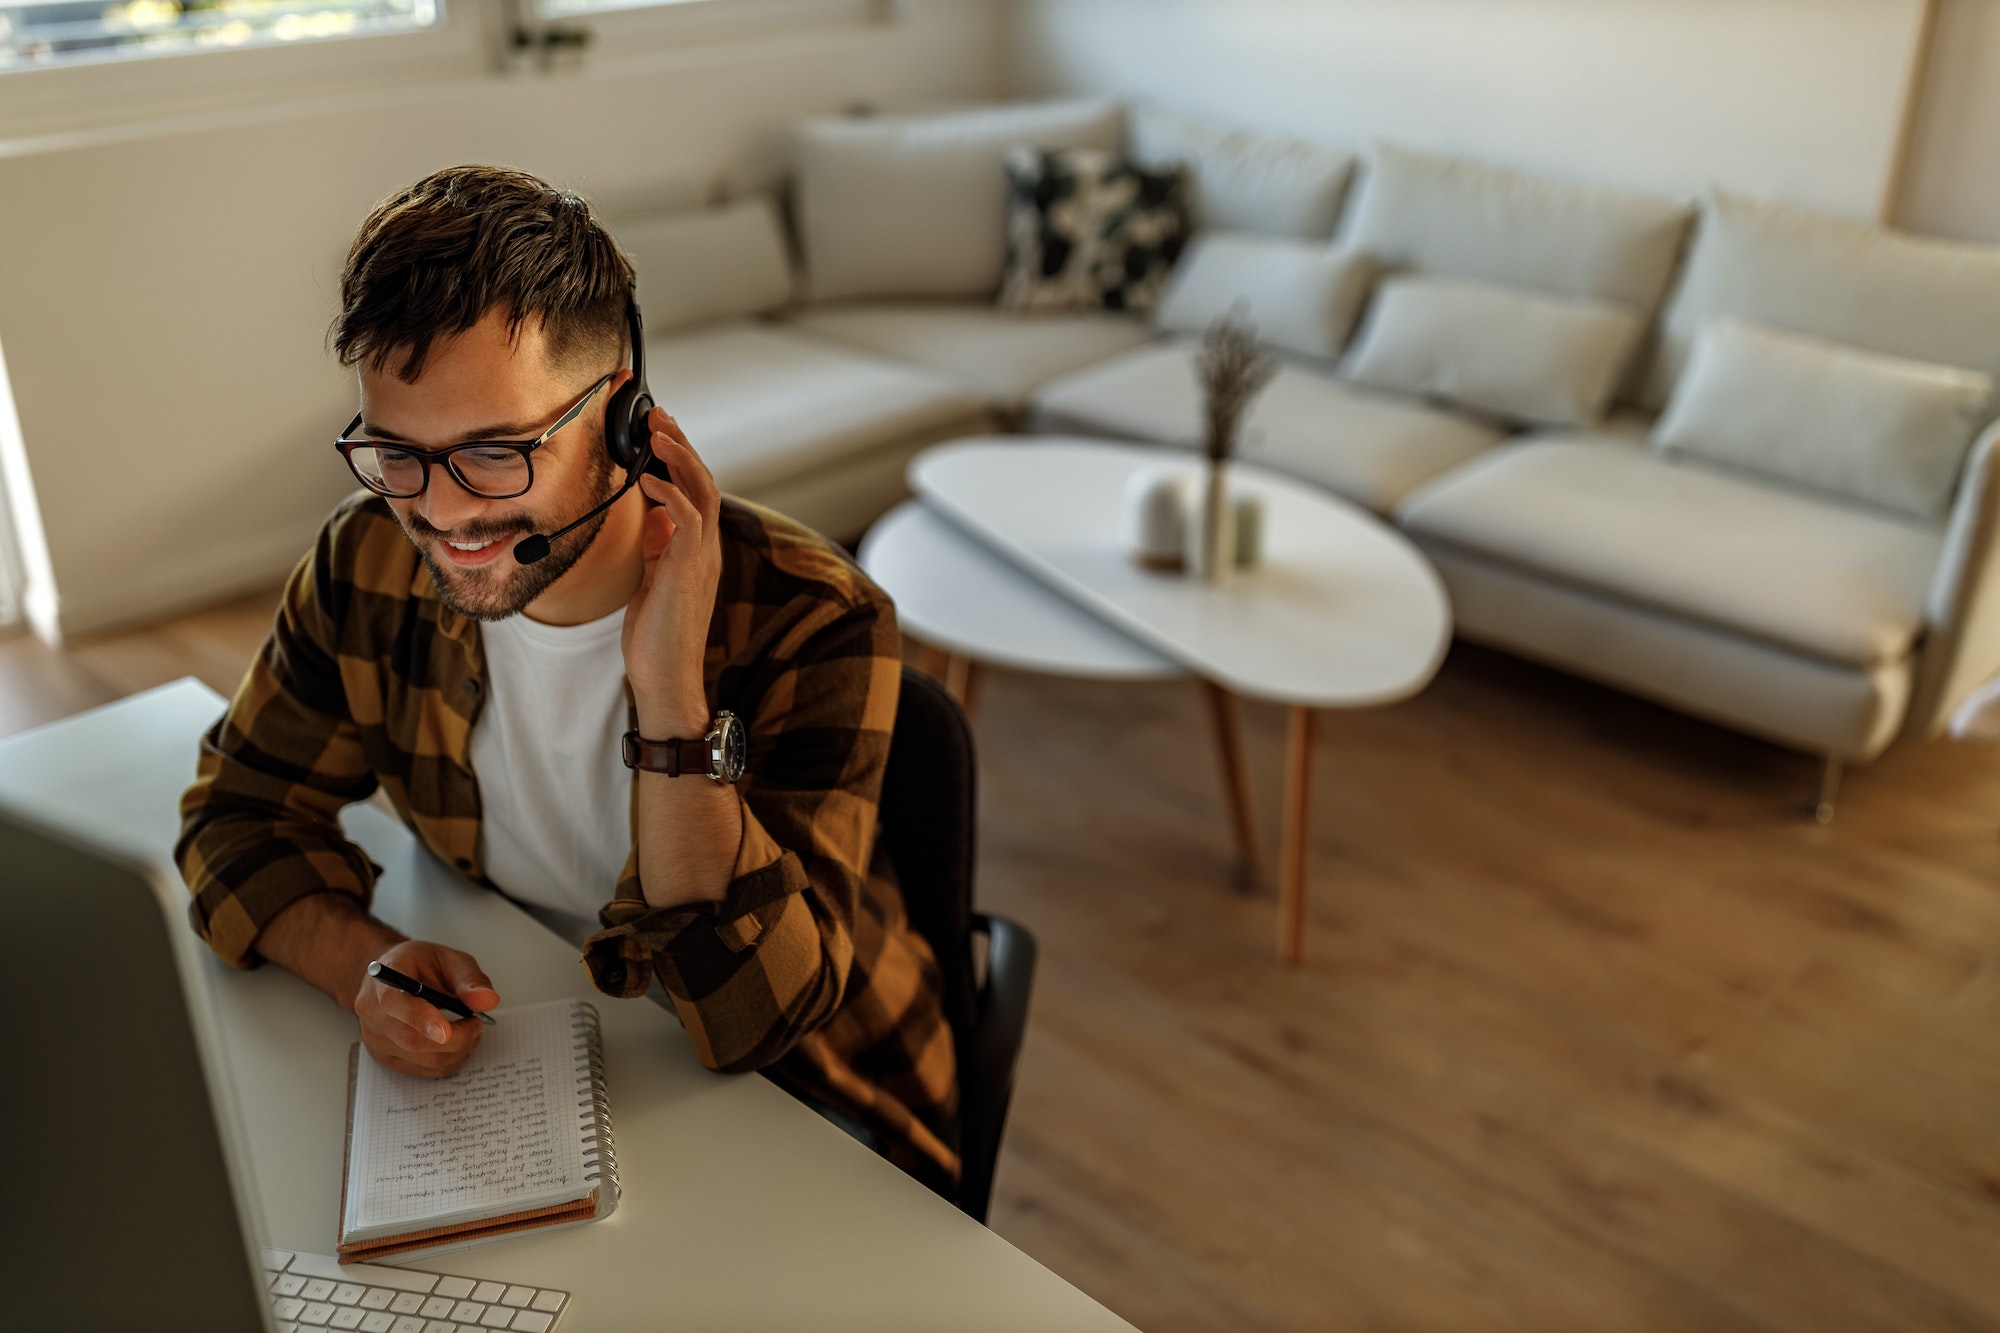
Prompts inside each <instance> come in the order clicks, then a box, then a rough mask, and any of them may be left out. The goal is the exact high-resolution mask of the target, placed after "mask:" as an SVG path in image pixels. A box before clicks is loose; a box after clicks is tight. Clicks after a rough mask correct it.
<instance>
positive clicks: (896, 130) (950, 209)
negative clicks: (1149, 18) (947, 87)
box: [797, 101, 1124, 300]
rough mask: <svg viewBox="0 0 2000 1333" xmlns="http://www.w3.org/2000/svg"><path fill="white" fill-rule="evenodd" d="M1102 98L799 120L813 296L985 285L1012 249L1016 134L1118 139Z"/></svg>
mask: <svg viewBox="0 0 2000 1333" xmlns="http://www.w3.org/2000/svg"><path fill="white" fill-rule="evenodd" d="M1123 138H1124V116H1123V113H1122V112H1121V111H1120V110H1119V108H1118V106H1117V104H1115V103H1112V102H1105V101H1081V102H1051V103H1038V104H1034V105H1027V106H1006V107H992V108H988V109H984V110H979V111H963V112H955V113H951V114H946V115H936V116H871V117H865V118H862V117H835V118H825V119H816V120H808V121H806V122H805V123H804V124H802V125H800V126H799V128H798V131H797V163H798V175H797V211H798V223H799V241H800V245H801V247H802V249H803V251H804V254H805V263H806V273H807V282H808V284H809V290H810V291H811V293H812V296H813V298H814V299H816V300H827V299H830V298H833V297H840V296H991V295H992V294H993V293H994V291H995V290H997V289H998V288H999V286H1000V269H1001V266H1002V264H1003V263H1004V262H1005V259H1006V253H1007V240H1006V221H1007V173H1006V171H1005V169H1004V168H1003V166H1002V161H1003V159H1004V158H1005V157H1006V155H1007V150H1008V149H1009V148H1012V147H1013V146H1014V145H1016V144H1023V143H1025V144H1032V145H1034V146H1035V147H1037V148H1118V147H1120V146H1121V141H1122V139H1123Z"/></svg>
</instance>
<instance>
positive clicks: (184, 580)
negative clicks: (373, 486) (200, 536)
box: [29, 520, 319, 639]
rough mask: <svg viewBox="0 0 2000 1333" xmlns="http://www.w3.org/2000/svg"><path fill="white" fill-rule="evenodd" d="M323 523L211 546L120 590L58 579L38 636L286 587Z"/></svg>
mask: <svg viewBox="0 0 2000 1333" xmlns="http://www.w3.org/2000/svg"><path fill="white" fill-rule="evenodd" d="M318 530H319V524H318V521H317V520H315V521H313V522H310V523H305V524H302V525H301V526H299V527H297V528H287V529H285V530H284V531H281V532H265V533H258V534H254V535H251V536H245V537H240V538H238V539H237V540H234V541H231V542H229V543H227V544H226V545H225V544H221V543H217V544H212V545H204V546H203V547H202V548H201V549H200V550H199V551H195V552H192V553H190V554H189V555H188V556H187V557H186V558H183V559H179V560H173V561H161V562H157V563H154V564H152V565H150V566H148V567H147V568H145V569H143V570H140V571H138V572H137V573H136V574H135V575H134V576H133V577H131V578H128V579H121V580H120V581H118V582H117V583H115V584H105V585H104V586H101V587H97V588H86V589H84V590H82V591H80V592H79V591H77V590H75V589H71V588H68V587H65V586H64V585H63V583H62V579H61V576H60V574H58V576H57V580H56V596H55V597H54V598H53V599H52V600H53V607H39V606H30V607H29V611H30V613H31V614H33V613H36V612H40V613H41V614H39V615H35V617H34V618H35V623H36V627H37V631H38V632H40V631H41V628H42V626H43V625H44V624H45V623H49V622H52V623H53V624H54V626H55V627H56V630H57V632H58V633H59V634H60V636H61V637H62V638H65V639H71V638H76V637H77V636H79V635H84V634H101V633H104V632H105V631H107V630H117V629H127V628H130V627H132V626H136V625H142V624H147V623H149V622H153V621H158V620H162V619H165V618H166V617H168V616H173V615H178V614H180V613H182V612H184V611H194V610H199V609H200V608H201V607H204V606H209V605H212V604H214V603H216V602H219V601H222V600H224V599H226V598H229V597H234V596H237V595H239V594H242V593H246V592H254V591H256V590H257V589H259V588H268V587H270V586H272V585H273V584H275V583H278V582H281V581H282V580H283V579H284V577H285V575H287V574H289V573H291V571H292V567H293V566H294V565H296V564H298V562H299V557H300V556H302V555H304V554H305V553H306V551H307V550H308V549H309V548H310V547H311V546H312V543H313V536H314V534H315V533H316V532H317V531H318ZM43 637H44V638H47V637H49V636H48V635H47V634H46V633H44V634H43Z"/></svg>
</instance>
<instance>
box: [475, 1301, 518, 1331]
mask: <svg viewBox="0 0 2000 1333" xmlns="http://www.w3.org/2000/svg"><path fill="white" fill-rule="evenodd" d="M513 1318H514V1312H513V1311H512V1310H511V1309H509V1308H507V1307H506V1306H504V1305H489V1306H487V1307H486V1314H485V1317H484V1318H482V1319H481V1320H480V1321H479V1323H480V1326H481V1327H482V1328H505V1327H507V1325H508V1323H509V1322H511V1321H512V1320H513Z"/></svg>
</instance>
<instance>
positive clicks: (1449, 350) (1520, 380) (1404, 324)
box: [1341, 275, 1639, 426]
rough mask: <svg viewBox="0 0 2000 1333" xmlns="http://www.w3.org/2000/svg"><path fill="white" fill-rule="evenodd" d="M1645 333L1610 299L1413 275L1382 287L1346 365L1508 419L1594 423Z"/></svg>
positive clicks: (1393, 385)
mask: <svg viewBox="0 0 2000 1333" xmlns="http://www.w3.org/2000/svg"><path fill="white" fill-rule="evenodd" d="M1638 337H1639V320H1638V317H1637V316H1636V315H1634V314H1633V313H1632V312H1631V311H1630V310H1629V309H1627V308H1626V307H1624V306H1620V305H1613V304H1611V303H1610V302H1608V301H1591V300H1582V299H1578V298H1576V297H1569V296H1546V295H1543V294H1541V293H1538V292H1533V291H1529V290H1527V289H1525V288H1521V287H1506V286H1502V285H1500V284H1498V283H1491V282H1470V281H1467V280H1465V279H1462V278H1438V277H1429V276H1423V275H1411V276H1408V277H1401V278H1391V279H1389V280H1388V281H1386V282H1384V283H1383V284H1382V286H1381V288H1380V290H1378V291H1377V292H1376V294H1375V301H1374V303H1373V304H1372V305H1371V306H1369V308H1368V322H1367V323H1366V324H1364V325H1363V326H1362V329H1361V333H1360V336H1359V337H1357V338H1356V339H1355V344H1354V350H1353V351H1351V352H1350V353H1349V354H1348V358H1347V361H1346V362H1345V363H1344V364H1343V365H1342V367H1341V369H1342V372H1343V373H1344V374H1346V375H1347V376H1349V377H1350V378H1352V379H1353V380H1355V381H1356V382H1357V383H1361V384H1372V385H1374V386H1375V387H1377V388H1381V389H1398V390H1401V391H1403V392H1405V393H1417V394H1426V395H1429V396H1432V397H1437V398H1443V399H1447V400H1449V401H1451V402H1454V403H1457V404H1459V405H1460V406H1463V407H1468V408H1471V409H1473V410H1474V411H1479V412H1487V413H1491V414H1492V415H1494V416H1497V417H1500V418H1502V419H1503V420H1507V421H1515V422H1526V423H1530V424H1534V425H1542V426H1587V425H1591V424H1594V423H1595V422H1597V421H1599V420H1600V419H1602V418H1603V416H1604V409H1605V407H1606V406H1607V405H1608V404H1609V403H1610V401H1611V394H1612V391H1613V390H1614V389H1616V388H1617V387H1618V377H1619V373H1620V372H1621V371H1622V370H1623V369H1624V367H1625V365H1626V363H1627V361H1628V360H1629V359H1630V356H1631V352H1632V347H1633V344H1634V343H1636V342H1637V341H1638Z"/></svg>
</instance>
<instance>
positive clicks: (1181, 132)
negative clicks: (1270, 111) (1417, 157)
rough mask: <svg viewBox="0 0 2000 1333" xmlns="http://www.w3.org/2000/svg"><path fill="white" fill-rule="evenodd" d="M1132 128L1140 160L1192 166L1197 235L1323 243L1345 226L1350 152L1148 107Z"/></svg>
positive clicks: (1137, 112)
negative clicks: (1343, 215)
mask: <svg viewBox="0 0 2000 1333" xmlns="http://www.w3.org/2000/svg"><path fill="white" fill-rule="evenodd" d="M1129 131H1130V151H1131V153H1132V156H1133V157H1134V158H1136V159H1137V160H1138V161H1140V162H1142V163H1144V164H1146V165H1147V166H1164V165H1167V164H1168V163H1174V162H1180V163H1185V164H1186V166H1187V168H1188V177H1189V179H1188V202H1189V207H1190V208H1191V210H1192V212H1193V218H1194V226H1195V229H1196V230H1197V231H1207V230H1218V231H1248V232H1264V233H1268V234H1271V235H1276V236H1301V237H1306V238H1308V239H1313V240H1323V239H1325V238H1326V237H1329V236H1331V235H1333V230H1334V228H1335V227H1336V226H1337V225H1339V222H1340V205H1341V202H1342V200H1344V199H1345V198H1346V197H1347V183H1348V181H1349V180H1350V179H1352V177H1353V175H1354V158H1353V157H1352V156H1351V155H1350V154H1347V153H1343V152H1339V151H1337V150H1335V149H1332V148H1324V147H1321V146H1320V145H1318V144H1312V143H1306V142H1305V141H1303V140H1300V139H1288V138H1283V137H1280V136H1277V135H1270V134H1254V133H1251V132H1250V131H1248V130H1231V129H1225V128H1223V127H1221V126H1217V125H1210V124H1207V123H1206V122H1203V121H1199V120H1190V119H1188V118H1187V117H1185V116H1179V115H1175V114H1174V113H1173V112H1170V111H1165V110H1162V109H1161V108H1159V107H1156V106H1150V105H1144V104H1141V105H1139V106H1135V107H1133V108H1132V110H1131V113H1130V120H1129Z"/></svg>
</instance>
